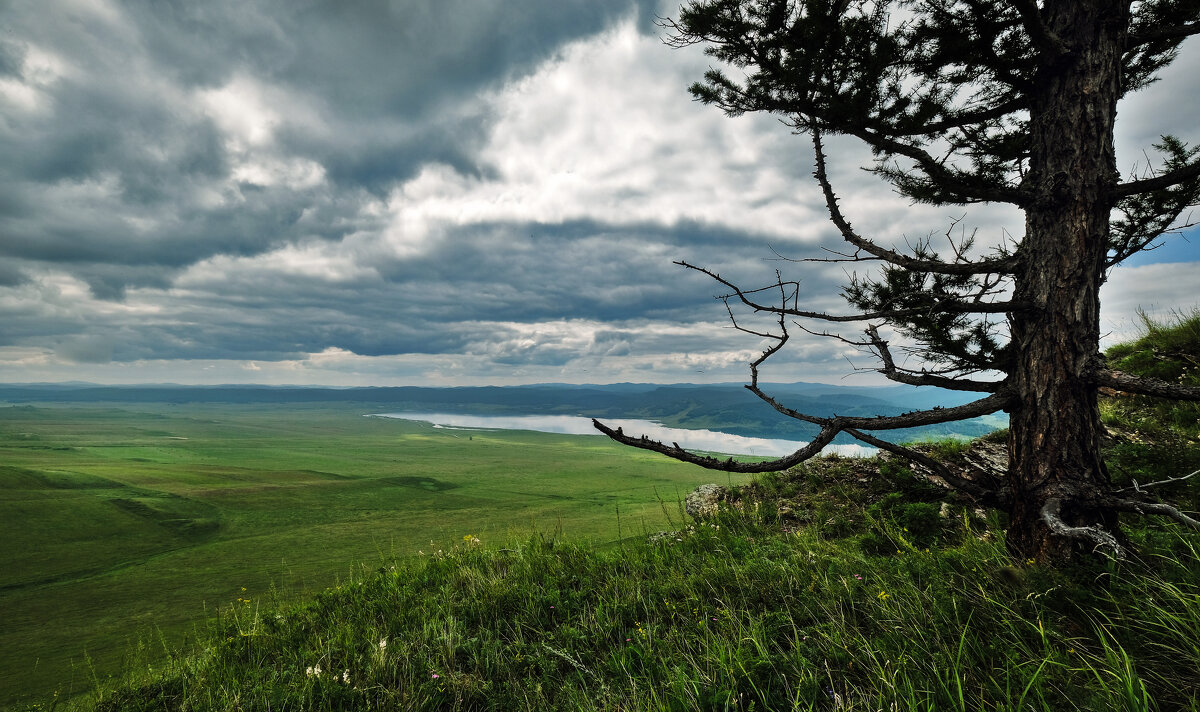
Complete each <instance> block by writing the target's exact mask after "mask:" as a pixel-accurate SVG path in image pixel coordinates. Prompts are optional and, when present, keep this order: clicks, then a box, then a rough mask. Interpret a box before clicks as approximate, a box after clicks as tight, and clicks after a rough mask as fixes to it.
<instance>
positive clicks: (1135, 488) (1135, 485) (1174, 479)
mask: <svg viewBox="0 0 1200 712" xmlns="http://www.w3.org/2000/svg"><path fill="white" fill-rule="evenodd" d="M1196 475H1200V470H1196V471H1195V472H1193V473H1191V474H1189V475H1184V476H1183V477H1168V478H1167V479H1165V480H1157V481H1155V482H1149V483H1147V484H1144V485H1139V484H1138V481H1137V480H1133V486H1132V487H1126V488H1124V489H1119V490H1117V491H1118V492H1128V491H1129V490H1133V491H1135V492H1142V491H1143V490H1145V489H1147V488H1149V487H1158V486H1159V485H1168V484H1171V483H1172V482H1183V481H1184V480H1186V479H1188V478H1190V477H1195V476H1196Z"/></svg>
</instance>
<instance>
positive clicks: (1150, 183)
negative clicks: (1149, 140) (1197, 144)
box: [1108, 160, 1200, 201]
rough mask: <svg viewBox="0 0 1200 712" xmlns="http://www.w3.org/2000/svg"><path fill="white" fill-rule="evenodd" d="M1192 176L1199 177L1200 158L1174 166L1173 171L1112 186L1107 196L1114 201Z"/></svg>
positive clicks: (1167, 186) (1180, 181)
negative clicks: (1183, 164)
mask: <svg viewBox="0 0 1200 712" xmlns="http://www.w3.org/2000/svg"><path fill="white" fill-rule="evenodd" d="M1194 178H1200V160H1197V161H1193V162H1192V163H1189V164H1188V165H1186V166H1183V167H1181V168H1176V169H1175V170H1173V171H1170V172H1168V173H1163V174H1162V175H1159V176H1155V177H1154V178H1144V179H1142V180H1135V181H1130V182H1128V183H1121V184H1119V185H1116V186H1113V188H1112V190H1110V191H1108V197H1109V199H1110V200H1113V201H1116V200H1118V199H1120V198H1125V197H1128V196H1130V195H1137V194H1138V193H1148V192H1150V191H1152V190H1163V189H1164V188H1170V187H1171V186H1175V185H1179V184H1180V183H1183V182H1185V181H1189V180H1192V179H1194Z"/></svg>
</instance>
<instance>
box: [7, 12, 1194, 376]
mask: <svg viewBox="0 0 1200 712" xmlns="http://www.w3.org/2000/svg"><path fill="white" fill-rule="evenodd" d="M676 7H677V5H676V4H675V3H661V4H660V3H657V2H655V1H654V0H643V1H642V2H634V1H633V0H629V1H620V2H619V1H616V0H612V1H607V0H606V1H599V0H509V1H507V2H502V1H501V0H436V1H435V0H394V1H393V2H390V3H385V2H383V1H382V0H380V1H379V2H368V1H366V0H363V1H362V2H357V1H354V2H350V1H346V0H204V1H203V2H198V1H197V0H170V1H168V0H126V1H124V2H116V1H112V0H0V251H2V252H3V257H2V259H0V382H9V383H17V382H34V381H64V380H87V381H94V382H102V383H136V382H176V383H296V384H328V385H401V384H433V385H471V384H483V383H490V384H509V383H533V382H577V383H580V382H593V383H602V382H615V381H639V382H680V381H693V382H701V381H732V380H742V379H744V377H745V374H746V367H745V364H746V361H747V360H748V359H750V358H752V357H753V356H754V355H756V354H757V352H758V350H759V349H760V348H761V347H760V344H759V343H758V340H757V339H755V338H753V337H750V336H747V335H744V334H739V333H737V332H734V331H732V330H731V329H729V328H728V326H727V322H726V315H725V312H724V308H723V307H722V306H721V305H720V303H719V302H716V301H714V300H713V298H712V297H713V295H714V294H716V293H718V292H719V289H717V287H716V286H715V285H714V284H713V283H711V281H709V280H706V279H705V278H704V277H703V276H701V275H697V274H694V273H688V272H686V271H684V270H682V269H681V268H679V267H676V266H674V265H672V260H677V259H685V260H688V261H691V262H695V263H700V264H704V265H708V266H711V267H713V268H715V269H718V270H719V271H721V273H722V274H724V275H728V276H730V277H733V278H735V279H738V280H741V281H743V282H745V283H746V284H757V283H760V282H765V281H767V280H769V279H771V278H772V275H773V271H774V270H775V269H776V268H778V267H783V268H784V269H785V270H786V271H787V274H789V275H791V276H798V277H801V278H802V279H803V290H804V291H803V294H802V299H803V300H804V301H806V303H807V304H809V305H811V306H813V307H815V308H830V309H837V308H839V307H840V306H842V303H841V300H840V298H839V297H838V296H837V284H839V283H840V282H841V281H842V279H843V277H844V269H843V266H841V265H816V266H805V265H793V264H786V263H781V262H779V261H777V260H772V259H771V258H772V257H773V254H772V250H774V251H777V252H779V253H780V254H784V255H787V256H791V257H803V256H810V255H814V254H818V253H819V249H820V246H821V245H822V244H825V245H833V244H834V234H833V228H832V227H831V226H830V225H829V223H828V221H827V220H826V219H825V217H824V209H823V206H822V203H821V199H820V195H819V192H818V191H817V189H816V188H815V186H814V184H813V181H812V178H811V171H812V158H811V150H810V147H809V145H808V143H807V142H806V140H805V139H803V138H801V137H796V136H792V135H791V134H790V133H789V132H788V130H787V129H786V128H785V127H783V126H781V125H780V124H779V123H778V122H777V121H775V120H773V119H771V118H769V117H749V116H747V117H742V118H739V119H729V118H726V117H724V116H723V115H722V114H721V113H720V112H719V111H718V110H716V109H713V108H711V107H704V106H701V105H699V104H696V103H694V102H693V101H692V100H691V98H690V96H689V95H688V93H687V90H686V88H687V86H688V84H690V83H691V82H692V81H694V80H696V79H698V78H699V77H700V75H701V73H702V72H703V71H704V69H705V68H706V67H707V66H708V61H707V59H706V58H705V57H704V56H703V55H702V54H701V52H700V51H699V50H698V49H694V50H672V49H668V48H667V47H665V46H664V45H663V44H662V42H661V40H660V37H659V35H660V31H659V30H658V28H656V27H655V26H654V23H653V20H654V17H655V15H656V14H661V15H672V14H674V13H675V12H676ZM1197 42H1198V41H1196V40H1193V41H1192V43H1191V45H1189V46H1186V47H1185V51H1184V54H1183V55H1182V56H1181V58H1180V59H1179V61H1178V62H1177V63H1176V65H1174V66H1173V67H1172V68H1171V69H1169V70H1168V71H1167V72H1166V74H1165V76H1164V81H1162V82H1160V83H1159V84H1157V85H1154V86H1153V87H1152V88H1151V89H1149V90H1146V91H1144V92H1142V93H1141V94H1139V95H1137V96H1135V97H1133V98H1131V99H1129V100H1128V101H1127V102H1126V104H1125V105H1123V106H1122V112H1121V117H1120V125H1119V147H1118V151H1119V159H1120V161H1121V166H1122V168H1123V169H1128V168H1132V166H1133V165H1134V164H1135V163H1137V162H1138V161H1142V162H1143V164H1144V160H1145V159H1144V157H1143V154H1142V151H1143V149H1145V148H1147V147H1148V145H1149V143H1150V142H1151V141H1152V140H1153V139H1154V138H1155V137H1156V136H1157V135H1158V134H1160V133H1171V132H1173V133H1177V134H1179V135H1180V136H1181V138H1184V139H1187V140H1190V141H1197V140H1200V134H1198V131H1197V122H1196V117H1197V116H1200V72H1197V71H1196V70H1197V69H1198V68H1200V51H1198V50H1200V48H1198V47H1197V46H1196V45H1197ZM833 160H834V162H835V164H836V165H835V166H834V171H833V174H834V180H835V182H836V186H835V187H836V188H837V189H838V191H839V193H840V194H841V195H842V196H843V199H844V207H845V209H846V212H847V213H848V214H849V216H850V218H851V220H852V221H853V222H854V223H855V225H856V227H858V228H859V229H860V231H861V232H864V233H868V234H871V235H873V236H874V237H876V238H877V239H879V240H880V241H882V242H885V243H894V242H898V243H902V241H903V240H904V239H905V238H909V239H911V238H917V237H922V236H924V235H926V234H928V233H930V232H931V231H936V232H939V233H940V232H944V231H945V230H946V228H947V226H948V224H949V220H950V219H951V218H958V217H962V218H963V222H962V223H961V224H962V225H963V226H967V227H969V228H978V230H979V238H980V240H985V241H992V240H999V239H1002V238H1003V237H1004V235H1005V234H1006V232H1005V231H1006V230H1007V234H1016V235H1019V234H1020V231H1021V218H1020V215H1019V214H1018V213H1015V212H1012V211H1006V210H1004V209H1000V208H995V207H979V208H973V209H970V210H961V211H955V210H948V209H921V210H919V209H914V208H912V207H911V206H909V205H908V204H907V203H906V202H905V201H904V200H901V199H899V198H898V197H897V196H895V195H894V194H893V193H892V192H891V191H890V189H889V188H888V187H887V186H885V185H883V184H880V183H879V182H878V181H876V180H874V179H873V178H871V177H870V176H868V175H866V174H865V173H863V172H862V171H860V170H858V166H860V165H862V164H863V163H865V160H866V156H864V155H863V153H862V152H861V151H859V150H858V149H857V148H855V147H854V146H853V145H852V144H849V143H836V144H835V145H834V156H833ZM1196 260H1200V234H1193V236H1192V238H1191V240H1190V241H1184V240H1182V239H1175V240H1174V242H1173V243H1172V244H1168V245H1166V246H1165V247H1164V248H1163V249H1161V250H1158V251H1156V252H1153V253H1149V254H1147V255H1142V256H1139V257H1138V258H1137V259H1136V260H1135V263H1136V266H1131V267H1125V268H1121V269H1118V270H1116V271H1115V272H1114V273H1113V275H1112V278H1111V280H1110V283H1109V285H1108V286H1106V288H1105V290H1106V291H1105V293H1104V298H1105V302H1104V313H1103V322H1104V328H1105V329H1106V330H1108V331H1109V332H1111V336H1110V337H1109V340H1110V341H1112V340H1113V339H1116V338H1119V337H1121V336H1127V335H1129V334H1131V333H1132V329H1133V325H1134V323H1135V320H1134V318H1133V314H1134V312H1135V310H1136V309H1137V308H1138V307H1142V308H1145V309H1147V310H1148V311H1150V312H1152V313H1159V314H1163V313H1167V312H1169V311H1170V310H1172V309H1185V310H1186V309H1190V308H1192V307H1195V306H1197V305H1198V304H1200V297H1198V296H1197V288H1196V283H1197V282H1198V281H1200V280H1198V279H1197V278H1198V277H1200V262H1197V261H1196ZM793 343H794V344H795V346H794V348H793V347H789V350H788V351H787V352H786V353H785V354H780V355H779V357H777V359H776V360H775V362H774V365H773V366H772V368H771V369H769V370H768V371H767V372H766V374H765V377H766V378H767V380H805V381H825V382H843V383H851V384H854V383H866V382H869V380H863V379H851V380H847V381H842V380H840V379H841V378H842V376H843V375H844V374H845V373H846V372H847V370H848V368H849V363H850V362H853V363H854V364H855V365H859V366H869V365H871V362H870V360H869V359H868V358H866V357H864V356H861V355H858V354H856V353H855V352H853V351H847V350H846V349H845V348H844V347H841V346H839V345H837V344H835V343H832V342H829V341H825V340H820V339H808V340H803V341H801V340H800V339H796V340H794V341H793ZM848 357H849V358H850V361H849V362H848V361H847V358H848Z"/></svg>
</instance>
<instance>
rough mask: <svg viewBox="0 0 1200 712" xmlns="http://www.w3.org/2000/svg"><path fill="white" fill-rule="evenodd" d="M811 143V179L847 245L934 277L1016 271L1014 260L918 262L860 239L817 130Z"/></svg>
mask: <svg viewBox="0 0 1200 712" xmlns="http://www.w3.org/2000/svg"><path fill="white" fill-rule="evenodd" d="M812 139H813V150H814V153H815V154H816V159H817V165H816V171H814V172H813V177H815V178H816V179H817V183H819V184H820V185H821V192H822V193H824V194H825V207H826V208H827V209H828V210H829V218H830V220H832V221H833V224H834V225H835V226H837V229H838V231H839V232H841V233H842V238H843V239H844V240H845V241H846V242H849V243H850V244H851V245H854V246H855V247H857V248H858V249H860V250H863V251H865V252H868V253H870V254H871V255H873V256H875V257H877V258H879V259H881V260H884V261H886V262H889V263H891V264H894V265H896V266H897V267H903V268H904V269H909V270H915V271H918V272H932V273H937V274H991V273H996V272H1004V273H1011V272H1012V271H1013V270H1014V269H1015V268H1016V266H1017V260H1016V258H1013V257H1010V258H1006V259H1001V260H983V261H980V262H965V261H964V262H943V261H941V260H921V259H917V258H914V257H909V256H907V255H902V254H900V253H899V252H896V251H894V250H889V249H887V248H884V247H881V246H880V245H877V244H875V243H874V242H872V241H870V240H868V239H866V238H865V237H862V236H861V235H859V234H858V233H856V232H855V231H854V228H852V227H851V226H850V223H849V222H848V221H847V220H846V218H845V216H844V215H842V210H841V208H840V207H839V206H838V200H837V196H836V195H835V194H834V192H833V186H832V185H830V183H829V176H828V174H827V173H826V172H825V151H824V147H823V146H822V144H821V132H820V130H818V129H813V131H812Z"/></svg>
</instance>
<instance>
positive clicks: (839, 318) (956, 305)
mask: <svg viewBox="0 0 1200 712" xmlns="http://www.w3.org/2000/svg"><path fill="white" fill-rule="evenodd" d="M675 264H677V265H679V266H681V267H686V268H688V269H692V270H696V271H697V272H701V273H703V274H706V275H708V276H709V277H712V278H713V279H714V280H716V281H718V282H720V283H721V284H723V285H725V286H726V287H729V288H730V289H732V290H733V293H732V294H730V295H728V296H730V297H737V298H738V299H739V300H740V301H741V302H742V303H743V304H745V305H746V306H748V307H750V308H751V309H753V310H754V311H758V312H768V313H771V314H786V315H787V316H798V317H802V318H805V319H819V320H821V321H836V322H850V321H870V320H872V319H903V318H905V317H911V316H921V315H928V314H938V313H948V314H1008V313H1011V312H1014V311H1022V310H1024V309H1026V308H1027V307H1028V305H1026V304H1023V303H1021V302H1011V301H1004V302H986V303H984V302H962V301H959V300H957V299H942V300H938V301H937V302H935V303H933V304H930V305H929V306H924V307H913V308H910V309H887V310H883V311H875V312H863V313H862V314H826V313H824V312H812V311H804V310H802V309H795V308H788V307H785V306H780V307H776V306H770V305H767V304H760V303H758V302H755V301H753V300H752V299H750V297H749V296H748V295H750V294H754V293H755V292H761V291H763V289H755V290H751V291H747V290H744V289H742V288H741V287H738V286H737V285H736V284H734V283H733V282H730V281H729V280H727V279H725V278H724V277H722V276H721V275H719V274H717V273H716V272H713V271H711V270H708V269H705V268H703V267H697V266H696V265H693V264H690V263H688V262H682V261H677V262H675ZM776 286H778V285H771V287H769V288H774V287H776Z"/></svg>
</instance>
